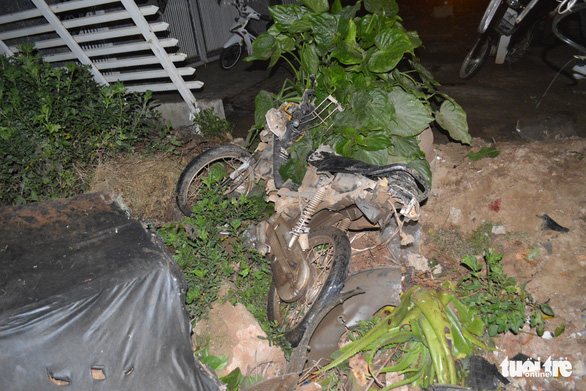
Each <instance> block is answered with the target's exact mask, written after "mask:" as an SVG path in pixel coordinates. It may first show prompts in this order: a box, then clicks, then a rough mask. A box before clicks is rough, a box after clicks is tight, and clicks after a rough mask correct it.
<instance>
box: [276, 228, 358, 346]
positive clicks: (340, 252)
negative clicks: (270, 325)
mask: <svg viewBox="0 0 586 391" xmlns="http://www.w3.org/2000/svg"><path fill="white" fill-rule="evenodd" d="M351 251H352V249H351V247H350V241H349V240H348V236H347V235H346V234H345V233H343V232H342V231H340V230H339V229H337V228H334V227H320V228H316V229H313V230H311V231H310V233H309V250H308V251H306V252H305V253H304V254H303V256H305V257H306V261H307V262H308V263H309V264H310V266H311V267H312V268H313V271H314V272H315V274H314V283H313V286H310V287H308V288H307V292H306V294H305V296H304V297H302V298H301V299H300V300H298V301H295V302H292V303H286V302H283V301H282V300H281V299H280V297H279V294H278V292H277V288H276V287H275V285H274V284H271V288H270V291H269V298H268V303H267V313H268V318H269V321H271V322H274V321H277V323H278V324H279V327H285V332H284V337H285V339H287V341H289V343H290V344H291V346H293V347H296V346H297V345H298V344H299V342H300V341H301V338H303V334H304V333H305V330H307V328H308V326H309V325H311V323H312V322H314V321H315V320H316V316H317V315H318V314H319V312H320V311H321V310H322V309H323V308H324V307H326V306H328V305H329V304H330V303H331V301H332V300H335V299H336V297H337V295H338V294H339V293H340V291H341V290H342V288H343V287H344V282H345V281H346V277H347V276H348V268H349V265H350V258H351Z"/></svg>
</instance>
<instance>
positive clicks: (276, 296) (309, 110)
mask: <svg viewBox="0 0 586 391" xmlns="http://www.w3.org/2000/svg"><path fill="white" fill-rule="evenodd" d="M314 100H315V98H314V96H313V90H312V89H308V90H306V92H305V93H304V95H303V98H302V101H301V102H300V103H285V104H283V105H281V107H280V108H279V109H271V110H269V112H268V113H267V115H266V119H267V127H266V128H265V129H264V130H263V131H262V132H261V134H260V138H261V142H260V144H259V146H258V147H257V148H256V150H255V151H254V153H252V154H251V153H249V152H248V151H247V150H246V149H244V148H242V147H240V146H237V145H224V146H220V147H216V148H213V149H210V150H208V151H206V152H204V153H202V154H200V155H199V156H197V157H195V158H194V159H193V160H192V161H191V162H190V163H189V164H188V165H187V167H186V168H185V169H184V171H183V173H182V174H181V177H180V179H179V182H178V183H177V189H176V191H177V204H178V206H179V209H180V210H181V211H182V213H184V214H185V215H190V213H191V209H192V208H191V206H192V205H193V204H194V203H196V202H198V199H199V198H200V197H201V194H202V191H203V189H204V186H205V185H204V181H206V180H208V178H209V177H210V176H211V175H214V176H218V173H220V174H219V175H220V177H221V179H220V180H219V182H220V183H221V186H222V188H223V189H224V190H223V191H224V192H225V193H226V194H234V195H237V194H246V193H248V192H250V191H251V189H252V188H253V187H254V186H255V185H256V184H259V183H260V184H263V185H264V191H265V194H266V200H267V201H269V202H273V203H274V207H275V214H274V215H273V216H272V217H270V218H269V219H268V220H266V221H263V222H262V223H261V224H259V225H258V226H257V227H256V228H255V232H254V233H253V234H252V235H251V236H253V237H255V239H256V240H255V242H256V243H255V246H256V248H257V249H258V250H259V251H261V252H262V253H264V254H266V255H267V256H268V257H269V259H270V261H271V268H272V274H273V282H272V284H271V288H270V293H269V298H268V317H269V319H270V320H271V321H276V322H277V323H278V324H279V326H280V327H281V329H283V330H284V336H285V338H286V339H287V340H288V341H289V342H290V343H291V345H292V346H294V347H295V346H297V345H298V344H299V342H300V341H301V339H302V338H303V336H304V333H305V331H306V330H307V328H308V327H309V326H310V325H311V324H312V322H315V320H316V317H317V316H318V314H320V313H323V310H324V308H328V307H329V306H331V303H332V302H333V301H335V300H338V298H339V294H340V292H341V290H342V288H343V286H344V282H345V281H346V278H347V275H348V269H349V263H350V258H351V247H350V242H349V240H348V235H347V232H348V231H362V230H367V229H368V230H373V229H378V230H380V232H383V231H384V230H385V228H387V227H391V228H392V230H393V234H394V235H392V234H391V238H392V237H393V236H395V235H397V234H400V235H401V236H403V235H404V234H403V232H402V226H403V224H404V223H405V222H407V221H410V220H417V219H418V217H419V206H420V203H421V202H423V201H424V200H425V199H427V197H428V195H429V184H428V181H427V180H426V179H425V178H424V177H423V176H422V175H420V174H419V173H418V172H417V171H416V170H414V169H413V168H412V167H410V166H408V165H405V164H391V165H387V166H375V165H371V164H368V163H365V162H362V161H359V160H355V159H351V158H346V157H342V156H339V155H336V154H335V153H334V152H333V151H332V150H331V149H330V148H328V147H326V146H321V147H319V148H318V149H317V150H316V151H314V152H313V153H311V154H310V155H309V157H308V159H307V162H308V167H307V171H306V173H305V176H304V177H303V181H302V183H301V184H300V185H297V184H295V183H293V182H292V181H291V180H290V179H289V180H287V181H284V180H283V178H282V177H281V175H280V171H279V170H280V168H281V167H282V166H283V164H285V163H286V162H287V161H288V160H289V158H290V156H289V153H290V152H289V151H290V148H291V147H292V146H293V145H294V144H295V143H296V142H298V141H299V140H300V139H301V138H303V137H304V136H305V134H306V132H308V131H309V130H310V128H311V127H312V126H320V125H322V126H323V125H325V124H327V121H328V118H329V117H330V116H331V115H332V114H333V113H334V112H335V110H343V108H342V107H341V106H340V105H339V104H338V102H337V101H336V100H335V99H334V98H333V97H331V96H330V97H328V98H327V99H325V100H324V101H322V102H321V103H319V104H315V103H314ZM326 126H327V125H326ZM387 232H388V230H387Z"/></svg>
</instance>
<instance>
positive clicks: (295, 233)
mask: <svg viewBox="0 0 586 391" xmlns="http://www.w3.org/2000/svg"><path fill="white" fill-rule="evenodd" d="M326 190H327V187H326V186H319V187H318V189H317V190H316V192H315V194H314V195H313V197H311V200H309V202H308V203H307V206H306V207H305V208H304V209H303V212H302V213H301V216H300V217H299V220H298V221H297V225H296V226H295V227H293V229H292V230H291V240H289V248H291V246H293V245H294V244H295V242H296V241H297V239H298V238H299V235H301V234H302V233H303V232H304V231H305V228H306V227H307V225H308V224H309V221H310V220H311V218H312V217H313V214H314V213H315V212H316V210H317V207H318V206H319V204H320V203H321V201H322V199H323V198H324V194H325V193H326Z"/></svg>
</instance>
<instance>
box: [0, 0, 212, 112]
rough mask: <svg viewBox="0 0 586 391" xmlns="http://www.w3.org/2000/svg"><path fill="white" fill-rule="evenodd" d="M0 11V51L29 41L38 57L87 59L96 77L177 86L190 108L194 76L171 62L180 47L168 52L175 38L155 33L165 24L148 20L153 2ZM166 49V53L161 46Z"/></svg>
mask: <svg viewBox="0 0 586 391" xmlns="http://www.w3.org/2000/svg"><path fill="white" fill-rule="evenodd" d="M30 1H31V2H32V3H33V4H34V6H35V7H36V8H32V7H31V9H29V10H26V11H21V12H18V13H12V14H8V15H2V16H0V27H1V28H2V31H1V32H0V53H4V54H5V55H8V56H12V55H13V54H14V53H16V52H17V51H18V48H17V46H18V44H19V43H22V42H34V44H35V47H36V48H37V49H38V50H39V51H40V53H41V55H42V56H43V59H44V60H45V61H47V62H50V63H54V64H55V65H57V66H58V65H60V64H63V63H65V62H67V61H72V60H78V61H79V62H81V63H82V64H85V65H88V66H89V67H90V70H91V72H92V74H93V75H94V78H95V80H96V81H97V82H98V83H102V84H107V83H112V82H116V81H122V82H124V86H125V87H126V88H127V89H128V90H129V91H136V92H143V91H146V90H152V91H172V90H177V91H178V92H179V93H180V94H181V96H182V98H183V100H185V102H186V103H187V105H188V106H189V108H190V110H191V111H192V112H195V111H196V110H197V108H196V100H195V97H194V96H193V94H192V92H191V89H196V88H201V87H202V86H203V83H201V82H199V81H185V80H184V79H183V77H184V76H191V75H193V74H194V72H195V69H194V68H192V67H182V68H177V67H176V66H175V63H176V62H181V61H183V60H185V58H186V55H185V54H183V53H178V52H172V50H173V49H172V48H174V47H176V46H177V39H174V38H159V35H160V34H162V33H164V32H165V31H167V29H168V27H169V25H168V24H167V23H164V22H158V23H150V24H149V22H148V21H147V19H146V18H147V17H150V16H152V15H155V14H156V13H157V12H158V7H156V6H152V5H151V6H144V7H140V8H139V7H138V6H137V5H136V3H135V2H134V0H77V1H70V2H66V3H60V4H55V5H50V6H49V5H47V3H46V1H45V0H30ZM168 50H169V51H170V53H168V52H167V51H168Z"/></svg>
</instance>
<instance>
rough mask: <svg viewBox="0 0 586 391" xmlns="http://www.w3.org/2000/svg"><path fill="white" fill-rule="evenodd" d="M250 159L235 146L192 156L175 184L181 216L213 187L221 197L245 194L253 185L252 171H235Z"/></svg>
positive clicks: (248, 155)
mask: <svg viewBox="0 0 586 391" xmlns="http://www.w3.org/2000/svg"><path fill="white" fill-rule="evenodd" d="M251 159H252V157H251V154H250V152H248V151H247V150H246V149H244V148H242V147H239V146H237V145H222V146H219V147H216V148H212V149H208V150H207V151H205V152H204V153H202V154H200V155H198V156H196V157H195V158H194V159H193V160H192V161H191V162H189V164H188V165H187V166H186V167H185V169H184V170H183V172H182V173H181V176H180V177H179V181H178V182H177V187H176V189H175V191H176V197H177V206H178V207H179V210H180V211H181V213H183V214H184V215H185V216H190V215H191V210H192V208H193V205H194V204H195V203H196V202H199V200H201V198H202V196H203V194H204V192H205V191H206V190H207V189H208V188H209V187H210V186H212V185H213V184H219V185H220V186H222V188H223V192H224V193H225V194H234V195H240V194H246V193H247V192H248V191H249V190H250V189H251V188H252V185H253V183H252V182H253V179H252V167H250V166H249V167H246V168H243V169H242V170H241V171H240V172H239V173H238V174H237V175H232V176H233V178H232V177H231V176H230V175H231V174H233V173H234V171H236V170H237V169H238V168H239V167H242V165H243V164H244V163H245V162H247V161H249V162H250V160H251Z"/></svg>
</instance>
